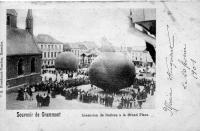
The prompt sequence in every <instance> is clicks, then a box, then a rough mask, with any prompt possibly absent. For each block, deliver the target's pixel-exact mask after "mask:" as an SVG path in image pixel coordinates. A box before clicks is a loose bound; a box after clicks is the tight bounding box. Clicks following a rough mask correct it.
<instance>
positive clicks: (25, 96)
mask: <svg viewBox="0 0 200 131" xmlns="http://www.w3.org/2000/svg"><path fill="white" fill-rule="evenodd" d="M33 92H35V89H34V88H33V87H32V86H25V88H20V89H19V90H18V95H17V98H16V99H17V100H20V101H24V100H30V101H32V100H33Z"/></svg>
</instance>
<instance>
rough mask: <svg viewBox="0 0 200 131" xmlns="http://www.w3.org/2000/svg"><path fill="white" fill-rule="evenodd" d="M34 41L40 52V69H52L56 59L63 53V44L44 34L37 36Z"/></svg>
mask: <svg viewBox="0 0 200 131" xmlns="http://www.w3.org/2000/svg"><path fill="white" fill-rule="evenodd" d="M35 41H36V43H37V45H38V47H39V49H40V50H41V51H42V69H43V70H48V69H49V68H54V67H55V59H56V57H57V56H58V55H59V54H60V53H61V52H63V43H62V42H60V41H58V40H56V39H54V38H53V37H51V36H50V35H46V34H39V35H38V36H37V37H36V38H35Z"/></svg>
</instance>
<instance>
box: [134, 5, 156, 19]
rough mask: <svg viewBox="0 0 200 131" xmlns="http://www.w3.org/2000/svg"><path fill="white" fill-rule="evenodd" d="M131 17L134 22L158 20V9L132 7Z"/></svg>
mask: <svg viewBox="0 0 200 131" xmlns="http://www.w3.org/2000/svg"><path fill="white" fill-rule="evenodd" d="M131 11H132V12H131V16H130V17H131V18H132V22H133V23H137V22H142V21H152V20H156V9H153V8H152V9H151V8H149V9H132V10H131Z"/></svg>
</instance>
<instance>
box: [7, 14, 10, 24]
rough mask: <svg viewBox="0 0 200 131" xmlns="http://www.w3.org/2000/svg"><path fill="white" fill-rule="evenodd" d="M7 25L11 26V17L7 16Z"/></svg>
mask: <svg viewBox="0 0 200 131" xmlns="http://www.w3.org/2000/svg"><path fill="white" fill-rule="evenodd" d="M7 25H10V16H7Z"/></svg>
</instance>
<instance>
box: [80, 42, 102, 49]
mask: <svg viewBox="0 0 200 131" xmlns="http://www.w3.org/2000/svg"><path fill="white" fill-rule="evenodd" d="M81 43H82V44H84V45H85V46H86V48H87V49H95V48H98V46H97V45H96V43H95V42H94V41H83V42H81Z"/></svg>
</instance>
